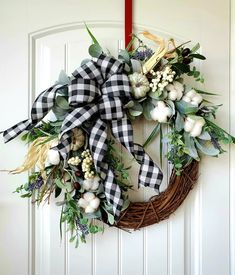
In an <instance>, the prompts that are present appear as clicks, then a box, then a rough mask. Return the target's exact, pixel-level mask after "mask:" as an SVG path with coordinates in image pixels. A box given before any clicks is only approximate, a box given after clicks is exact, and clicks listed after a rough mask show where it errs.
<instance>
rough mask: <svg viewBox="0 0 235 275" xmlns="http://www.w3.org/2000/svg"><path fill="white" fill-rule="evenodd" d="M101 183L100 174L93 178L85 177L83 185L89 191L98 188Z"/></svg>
mask: <svg viewBox="0 0 235 275" xmlns="http://www.w3.org/2000/svg"><path fill="white" fill-rule="evenodd" d="M99 185H100V178H99V177H98V176H95V177H94V178H92V179H85V180H84V181H83V187H84V189H85V190H87V191H89V190H92V191H94V190H97V188H98V187H99Z"/></svg>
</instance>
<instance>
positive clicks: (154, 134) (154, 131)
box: [143, 123, 160, 147]
mask: <svg viewBox="0 0 235 275" xmlns="http://www.w3.org/2000/svg"><path fill="white" fill-rule="evenodd" d="M159 130H160V123H158V124H157V125H156V126H155V127H154V129H153V130H152V132H151V134H150V135H149V137H148V138H147V139H146V141H145V143H144V145H143V147H146V146H147V145H149V143H151V142H152V141H153V139H154V138H155V137H156V136H157V135H158V133H159Z"/></svg>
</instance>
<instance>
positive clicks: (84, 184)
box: [82, 179, 93, 190]
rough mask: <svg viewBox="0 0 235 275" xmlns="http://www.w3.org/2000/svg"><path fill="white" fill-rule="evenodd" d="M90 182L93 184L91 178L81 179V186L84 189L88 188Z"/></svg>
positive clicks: (90, 184)
mask: <svg viewBox="0 0 235 275" xmlns="http://www.w3.org/2000/svg"><path fill="white" fill-rule="evenodd" d="M92 184H93V181H92V179H86V180H84V181H83V184H82V186H83V188H84V189H85V190H90V189H91V187H92Z"/></svg>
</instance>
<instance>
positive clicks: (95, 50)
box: [88, 44, 103, 57]
mask: <svg viewBox="0 0 235 275" xmlns="http://www.w3.org/2000/svg"><path fill="white" fill-rule="evenodd" d="M88 52H89V54H90V56H92V57H99V56H100V55H101V54H102V52H103V51H102V48H101V47H100V45H99V44H92V45H91V46H90V47H89V49H88Z"/></svg>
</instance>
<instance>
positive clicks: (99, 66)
mask: <svg viewBox="0 0 235 275" xmlns="http://www.w3.org/2000/svg"><path fill="white" fill-rule="evenodd" d="M64 87H65V85H54V86H52V87H50V88H49V89H48V90H46V91H44V92H42V93H41V94H40V95H39V96H38V97H37V99H36V100H35V102H34V104H33V107H32V111H31V119H29V120H25V121H22V122H20V123H18V124H17V125H15V126H13V127H11V128H10V129H8V130H6V131H5V132H4V134H3V135H4V138H5V141H9V140H11V139H13V138H14V137H16V136H17V135H18V134H20V133H21V132H22V131H24V130H26V129H30V128H32V127H33V126H34V125H36V124H37V123H38V122H39V121H40V120H41V119H42V118H43V117H44V116H45V115H46V114H47V113H48V112H49V111H50V109H51V108H52V107H53V106H54V101H55V97H56V93H57V91H58V90H60V89H62V88H64ZM129 100H131V87H130V83H129V80H128V76H127V75H126V74H125V72H124V64H123V63H121V62H120V61H118V60H116V59H114V58H112V57H108V56H105V55H103V54H101V55H100V56H99V58H98V59H97V60H96V61H88V62H87V63H85V64H83V65H82V66H81V67H79V68H78V69H77V70H75V71H74V72H73V74H72V78H71V83H70V84H68V101H69V105H70V106H71V107H72V110H71V111H70V112H69V113H68V114H67V115H66V116H65V118H64V121H63V123H62V127H61V131H60V143H59V144H58V146H56V147H54V148H53V149H54V150H58V151H59V153H60V155H61V156H62V157H63V158H64V159H65V158H67V156H68V154H69V151H70V144H71V135H72V129H74V128H76V127H80V126H82V125H83V123H84V122H86V121H87V120H92V121H93V122H94V123H93V126H92V129H91V131H90V135H89V146H90V151H91V153H92V155H93V160H94V165H95V168H96V171H97V172H98V173H99V174H100V177H101V179H102V180H103V185H104V191H105V195H106V199H107V201H108V202H109V203H110V204H111V205H112V208H113V214H114V216H115V218H116V219H117V218H118V217H119V215H120V211H121V209H122V205H123V199H122V193H121V189H120V186H119V185H118V184H117V182H116V180H115V175H114V171H112V169H111V168H110V167H109V164H108V163H107V162H106V153H107V150H108V146H107V141H108V137H107V136H108V134H107V133H108V128H110V130H111V132H112V135H113V136H114V137H115V138H116V140H117V141H118V142H120V143H121V144H122V145H123V146H124V147H125V148H126V149H127V150H128V151H129V152H130V153H131V154H132V155H133V156H134V157H135V159H136V161H137V162H138V163H139V164H140V171H139V185H143V186H149V187H152V188H154V189H155V190H158V189H159V186H160V183H161V181H162V178H163V174H162V172H161V170H160V169H159V167H157V166H156V165H155V163H154V162H153V161H152V160H151V159H150V157H149V156H148V155H147V154H146V153H145V151H144V149H143V147H142V146H140V145H139V144H136V143H134V142H133V129H132V125H131V123H130V121H129V120H128V119H127V117H126V115H125V113H124V110H123V105H124V104H126V103H127V102H128V101H129Z"/></svg>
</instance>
